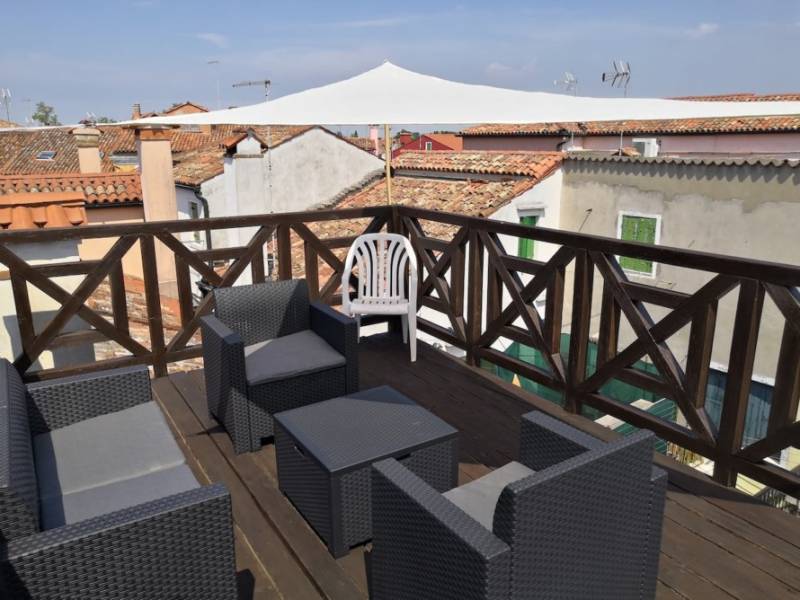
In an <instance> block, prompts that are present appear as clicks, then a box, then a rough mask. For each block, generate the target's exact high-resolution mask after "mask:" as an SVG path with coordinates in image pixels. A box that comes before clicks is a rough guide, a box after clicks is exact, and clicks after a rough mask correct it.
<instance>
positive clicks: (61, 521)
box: [42, 465, 200, 529]
mask: <svg viewBox="0 0 800 600" xmlns="http://www.w3.org/2000/svg"><path fill="white" fill-rule="evenodd" d="M197 487H200V485H199V484H198V483H197V480H196V479H195V478H194V475H192V472H191V471H190V470H189V467H187V466H186V465H179V466H177V467H172V468H171V469H163V470H161V471H156V472H155V473H148V474H147V475H142V476H141V477H134V478H131V479H126V480H125V481H118V482H116V483H110V484H108V485H101V486H98V487H93V488H90V489H88V490H83V491H82V492H74V493H72V494H66V495H64V496H60V497H58V496H56V497H50V498H47V499H45V500H42V527H43V528H44V529H53V528H54V527H61V526H62V525H69V524H71V523H77V522H78V521H83V520H85V519H90V518H92V517H97V516H99V515H105V514H108V513H111V512H114V511H116V510H122V509H124V508H130V507H132V506H136V505H138V504H143V503H144V502H150V501H151V500H158V499H159V498H166V497H167V496H171V495H172V494H178V493H180V492H185V491H188V490H193V489H195V488H197Z"/></svg>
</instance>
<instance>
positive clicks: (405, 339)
mask: <svg viewBox="0 0 800 600" xmlns="http://www.w3.org/2000/svg"><path fill="white" fill-rule="evenodd" d="M400 320H401V321H402V322H403V326H402V330H403V343H404V344H407V343H408V315H400Z"/></svg>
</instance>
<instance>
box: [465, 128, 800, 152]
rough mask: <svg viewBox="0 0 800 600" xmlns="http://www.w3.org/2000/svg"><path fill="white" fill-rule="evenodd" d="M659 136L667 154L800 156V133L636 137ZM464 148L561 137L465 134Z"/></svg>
mask: <svg viewBox="0 0 800 600" xmlns="http://www.w3.org/2000/svg"><path fill="white" fill-rule="evenodd" d="M634 137H636V138H640V137H641V138H647V137H655V138H658V139H659V140H661V152H662V153H663V154H794V155H798V156H800V133H727V134H712V135H702V134H699V135H635V136H624V137H623V145H624V146H630V145H632V141H631V140H632V139H633V138H634ZM463 139H464V150H533V151H542V150H558V149H559V148H558V146H559V144H561V142H562V141H563V138H561V137H558V136H511V135H509V136H482V137H477V136H476V137H473V136H464V138H463ZM575 145H576V146H577V147H582V148H584V149H586V150H616V149H617V148H619V136H615V135H613V136H612V135H609V136H604V135H603V136H599V135H598V136H585V137H579V136H576V137H575Z"/></svg>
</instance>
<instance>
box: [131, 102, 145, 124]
mask: <svg viewBox="0 0 800 600" xmlns="http://www.w3.org/2000/svg"><path fill="white" fill-rule="evenodd" d="M141 118H142V105H141V104H139V103H138V102H137V103H136V104H134V105H133V112H132V113H131V120H135V119H141Z"/></svg>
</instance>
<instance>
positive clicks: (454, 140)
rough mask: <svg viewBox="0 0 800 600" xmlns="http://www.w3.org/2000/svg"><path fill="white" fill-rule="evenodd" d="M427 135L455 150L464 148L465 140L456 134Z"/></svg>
mask: <svg viewBox="0 0 800 600" xmlns="http://www.w3.org/2000/svg"><path fill="white" fill-rule="evenodd" d="M425 135H426V136H428V137H429V138H431V139H432V140H436V141H437V142H439V143H440V144H444V145H445V146H447V147H448V148H452V149H453V150H462V149H463V148H464V140H463V139H462V138H461V136H460V135H457V134H455V133H426V134H425Z"/></svg>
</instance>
